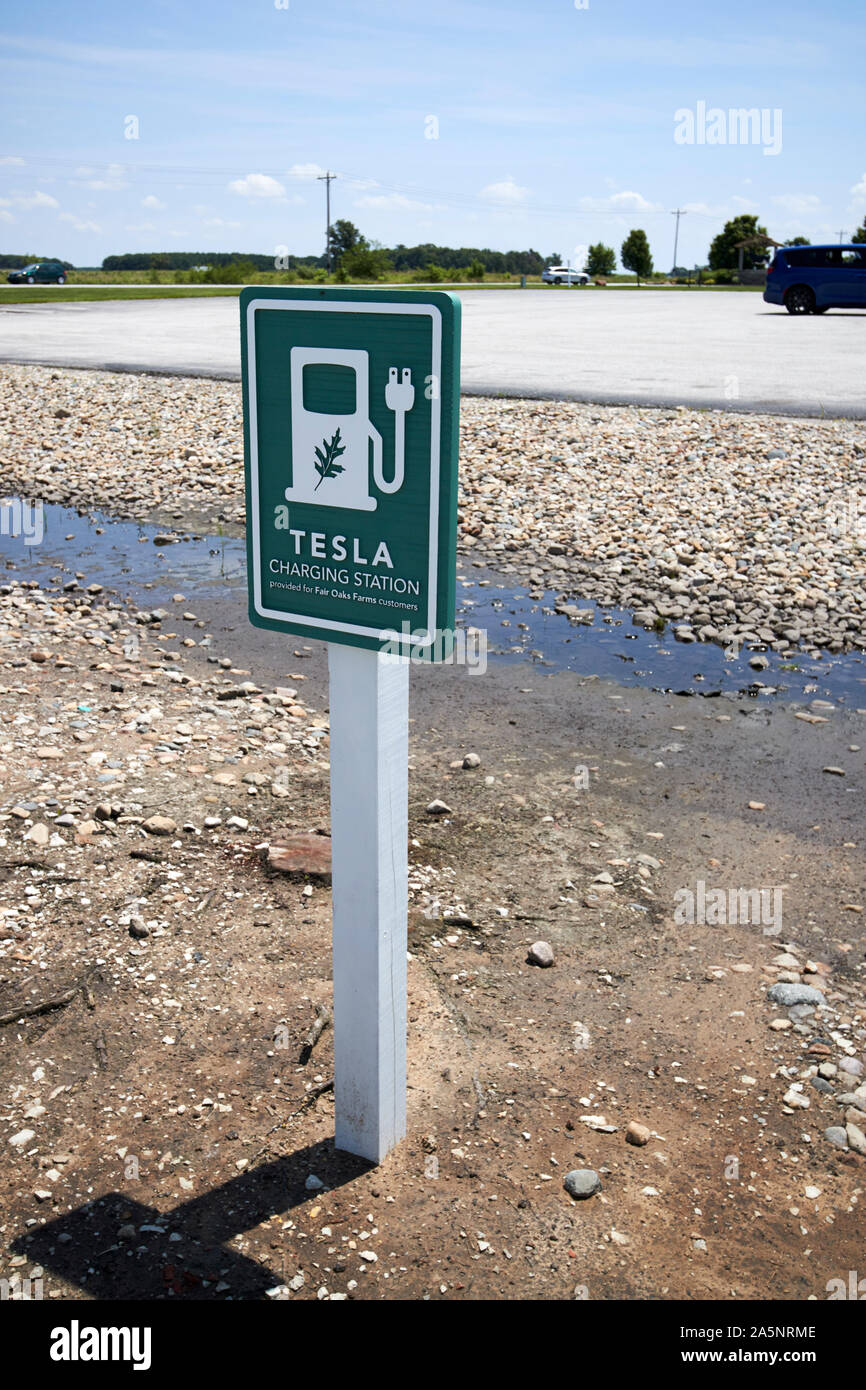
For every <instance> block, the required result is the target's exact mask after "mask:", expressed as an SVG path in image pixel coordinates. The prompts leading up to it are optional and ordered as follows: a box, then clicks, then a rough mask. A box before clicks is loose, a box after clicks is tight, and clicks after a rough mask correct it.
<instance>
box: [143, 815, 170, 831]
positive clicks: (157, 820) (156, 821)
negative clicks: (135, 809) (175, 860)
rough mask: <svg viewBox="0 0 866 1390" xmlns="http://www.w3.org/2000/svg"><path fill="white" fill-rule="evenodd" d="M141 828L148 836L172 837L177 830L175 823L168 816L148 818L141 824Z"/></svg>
mask: <svg viewBox="0 0 866 1390" xmlns="http://www.w3.org/2000/svg"><path fill="white" fill-rule="evenodd" d="M142 827H143V829H144V830H146V831H147V833H148V835H173V834H174V832H175V831H176V830H177V822H176V821H173V820H172V819H171V818H170V817H169V816H149V817H148V818H147V820H146V821H143V822H142Z"/></svg>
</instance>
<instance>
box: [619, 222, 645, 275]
mask: <svg viewBox="0 0 866 1390" xmlns="http://www.w3.org/2000/svg"><path fill="white" fill-rule="evenodd" d="M619 258H620V260H621V261H622V263H623V265H624V266H625V268H626V270H633V271H634V275H635V279H636V280H637V282H638V284H640V281H641V279H642V278H643V279H644V280H648V279H649V278H650V276H651V275H652V273H653V258H652V254H651V252H650V249H649V242H648V241H647V238H646V232H645V231H643V229H642V228H640V227H636V228H635V229H634V231H632V232H629V234H628V236H627V237H626V239H625V241H624V242H623V244H622V246H621V247H620V252H619Z"/></svg>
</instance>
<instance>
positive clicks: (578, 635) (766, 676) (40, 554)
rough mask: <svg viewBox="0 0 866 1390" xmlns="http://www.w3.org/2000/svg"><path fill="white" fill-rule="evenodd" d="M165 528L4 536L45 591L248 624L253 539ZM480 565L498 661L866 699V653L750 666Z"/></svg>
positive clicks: (481, 609) (469, 613)
mask: <svg viewBox="0 0 866 1390" xmlns="http://www.w3.org/2000/svg"><path fill="white" fill-rule="evenodd" d="M7 524H8V523H7ZM165 534H167V533H166V532H165V531H163V530H160V528H158V527H154V526H141V525H138V524H137V523H136V522H129V521H114V520H112V519H111V518H110V517H107V516H105V515H104V514H102V513H100V512H95V513H93V514H91V515H89V516H79V515H78V513H77V512H76V511H74V510H72V509H70V508H67V507H59V506H46V507H45V508H44V534H43V539H42V542H41V544H40V545H38V546H35V545H34V546H27V545H25V544H24V542H23V540H22V539H20V538H14V537H12V536H9V535H5V534H2V533H0V576H2V574H3V573H4V572H5V573H9V574H13V573H14V574H15V575H16V576H18V577H20V578H27V579H36V580H38V581H39V583H40V584H41V585H42V586H43V587H54V586H55V583H56V587H57V588H58V589H60V588H61V587H62V585H63V583H66V582H68V581H69V579H70V578H72V577H74V576H76V575H81V579H80V582H81V583H82V585H84V584H92V583H98V584H102V585H103V587H104V588H106V589H114V590H117V592H118V594H119V595H120V597H121V598H129V599H131V600H132V601H133V602H134V603H135V604H136V605H138V606H139V607H148V608H156V607H161V606H165V604H166V603H167V602H169V601H170V600H171V597H172V595H173V594H175V593H177V592H178V591H180V592H182V593H183V594H184V595H185V596H186V599H187V600H188V602H189V603H190V604H192V603H193V602H194V600H195V598H196V597H198V598H199V599H200V600H201V601H204V600H206V599H210V600H211V601H213V600H215V599H219V598H220V597H222V598H223V599H224V601H225V602H226V605H227V607H230V608H231V609H232V610H233V611H232V614H231V617H232V620H233V621H237V622H246V551H245V547H244V543H243V541H242V540H239V539H238V538H236V537H220V536H199V535H191V534H187V533H183V532H177V533H174V534H176V535H178V536H179V537H180V539H179V540H178V541H177V543H175V544H171V545H155V544H154V538H155V537H160V536H162V535H165ZM49 571H50V572H51V573H49ZM476 573H477V577H472V576H471V575H470V574H468V573H466V570H465V568H459V569H458V576H459V577H458V581H457V622H458V624H465V625H466V626H467V627H479V628H484V629H486V630H487V634H488V643H489V647H488V659H489V660H491V661H494V662H507V663H517V662H523V663H526V664H528V665H533V666H540V667H542V668H543V669H545V670H548V671H574V672H576V673H577V674H579V675H584V676H590V675H593V676H598V677H599V678H601V679H602V680H611V681H615V682H616V683H617V684H618V685H622V686H627V687H630V686H642V687H645V688H648V689H653V690H663V691H674V692H676V693H682V694H689V695H695V696H722V695H728V696H742V695H748V696H752V697H753V698H754V699H755V700H756V701H763V700H767V701H773V700H774V699H784V700H785V701H788V700H801V699H803V698H806V699H829V700H833V701H834V702H836V703H839V704H844V705H847V706H849V707H850V708H861V707H863V706H864V705H866V656H864V655H863V654H862V653H850V652H849V653H847V654H846V655H844V656H836V655H832V654H829V653H827V654H825V655H824V656H823V657H822V658H821V659H820V660H819V661H816V660H815V659H814V658H812V657H809V656H806V655H794V656H793V657H789V658H787V659H785V658H783V657H781V656H779V655H778V654H777V653H775V652H766V653H765V655H766V657H767V659H768V661H769V663H770V664H769V666H768V667H767V669H766V670H764V671H759V672H756V671H753V670H752V669H751V668H750V666H749V664H748V661H749V656H750V655H753V654H754V653H753V652H752V651H751V650H749V649H745V648H744V649H743V650H742V651H741V652H740V654H739V656H738V657H737V658H736V659H732V658H729V657H728V656H726V654H725V652H724V651H723V650H722V648H721V647H717V646H714V645H712V644H710V643H705V642H700V643H698V642H695V643H682V642H677V641H675V640H674V637H673V633H672V632H671V631H670V630H668V631H667V632H665V633H662V634H658V633H655V632H646V631H645V630H644V629H643V628H642V627H636V626H634V625H633V624H632V620H631V614H630V613H629V612H628V610H626V609H621V608H608V609H603V608H600V607H599V606H598V605H596V604H594V603H593V602H591V601H590V600H585V601H584V600H581V599H575V600H573V602H574V603H575V604H576V606H577V607H578V608H587V609H592V610H593V613H594V618H593V621H592V623H591V624H583V623H573V622H570V621H569V619H568V618H567V617H565V616H564V615H562V614H560V613H556V612H554V604H555V595H554V594H553V593H546V594H545V595H544V597H543V599H540V600H533V599H531V598H530V597H529V592H528V590H527V589H526V588H525V587H524V586H520V585H513V584H509V583H507V582H505V581H504V579H503V577H502V576H500V575H496V574H495V573H493V572H492V571H484V570H479V571H477V572H476ZM52 575H53V576H54V582H52ZM227 617H228V614H227Z"/></svg>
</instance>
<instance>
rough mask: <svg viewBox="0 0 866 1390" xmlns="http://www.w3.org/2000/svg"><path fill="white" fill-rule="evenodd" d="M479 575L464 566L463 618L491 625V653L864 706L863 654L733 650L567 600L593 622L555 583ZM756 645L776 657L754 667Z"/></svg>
mask: <svg viewBox="0 0 866 1390" xmlns="http://www.w3.org/2000/svg"><path fill="white" fill-rule="evenodd" d="M479 575H480V578H479V579H478V580H472V579H470V578H469V576H468V575H466V574H463V576H462V578H460V577H458V580H457V613H458V622H459V621H461V620H462V621H463V622H465V623H466V625H467V626H474V627H480V628H485V629H486V630H487V640H488V644H489V645H488V658H489V659H492V660H498V661H512V662H513V661H530V662H533V663H534V664H536V665H540V666H543V667H546V668H548V669H553V670H557V671H574V672H576V673H577V674H578V675H582V676H588V675H595V676H599V677H600V678H601V679H602V680H611V681H616V683H617V684H618V685H624V686H643V687H648V688H649V689H651V690H661V691H666V692H667V691H673V692H674V693H676V694H689V695H702V696H720V695H737V696H741V695H747V696H752V697H753V698H754V699H755V700H772V699H773V698H779V697H781V698H784V699H785V700H793V699H796V700H799V699H800V698H801V697H803V696H804V695H805V696H808V697H809V698H812V699H833V700H834V701H838V702H839V703H840V704H843V703H844V704H847V705H849V706H850V707H851V708H855V709H856V708H860V707H862V706H863V705H866V656H864V655H863V653H857V652H854V653H852V652H848V653H846V654H845V655H844V656H836V655H833V654H831V653H829V652H828V653H825V654H824V655H823V656H822V657H821V659H820V660H817V661H816V660H815V659H814V658H812V657H810V656H808V655H806V654H805V653H803V654H799V653H795V654H794V655H793V656H789V657H783V656H780V655H779V653H777V652H771V651H764V650H763V649H762V648H761V647H760V646H756V647H754V648H746V647H744V648H742V650H741V651H740V653H739V655H738V656H737V657H736V658H732V657H729V656H727V655H726V653H725V651H724V649H723V648H722V647H717V646H715V645H714V644H713V643H710V642H678V641H676V639H675V638H674V635H673V632H672V630H671V629H670V628H668V629H667V630H666V631H665V632H663V633H656V632H647V631H646V629H645V628H643V627H640V626H638V625H635V624H633V623H632V617H631V613H630V612H629V610H628V609H626V608H602V607H600V606H599V605H598V604H596V603H594V602H593V601H592V600H591V599H581V598H573V599H570V600H569V602H570V603H573V604H574V606H575V607H576V608H578V609H589V610H592V612H593V614H594V618H593V621H592V623H591V624H589V623H586V624H585V623H582V622H571V621H570V620H569V619H568V618H567V617H565V616H564V615H563V614H561V613H556V612H555V611H554V607H555V603H556V594H555V593H554V592H552V591H549V592H546V593H545V594H544V597H543V598H541V599H537V600H534V599H531V598H530V597H529V591H528V589H526V588H525V587H520V586H517V587H513V586H511V585H509V584H507V583H506V582H504V581H503V580H502V578H501V576H496V575H494V574H492V573H489V574H488V573H487V572H485V571H479ZM485 581H486V582H485ZM536 592H537V591H536ZM756 652H759V653H760V654H761V655H762V656H764V657H766V659H767V660H768V662H769V666H768V667H767V668H766V670H763V671H755V670H753V669H752V668H751V667H750V666H749V657H750V656H754V655H755V653H756Z"/></svg>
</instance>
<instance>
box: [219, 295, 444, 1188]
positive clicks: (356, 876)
mask: <svg viewBox="0 0 866 1390" xmlns="http://www.w3.org/2000/svg"><path fill="white" fill-rule="evenodd" d="M241 362H242V378H243V391H244V451H245V460H246V479H247V571H248V584H249V596H250V606H249V616H250V621H251V622H252V623H253V624H254V625H255V626H257V627H264V628H271V629H273V630H276V631H283V632H291V633H296V634H298V635H301V636H303V637H305V638H311V637H318V638H322V639H324V641H326V642H327V644H328V665H329V673H330V727H331V739H330V763H331V877H332V885H333V889H332V891H333V951H334V1099H335V1110H336V1126H335V1128H336V1134H335V1140H336V1145H337V1148H339V1149H345V1150H347V1151H348V1152H349V1153H353V1154H358V1155H359V1156H360V1157H362V1158H366V1159H369V1160H370V1161H371V1162H372V1163H379V1162H381V1160H382V1159H383V1158H384V1157H385V1155H386V1154H387V1153H388V1152H389V1150H390V1149H392V1148H393V1147H394V1145H395V1144H397V1143H398V1142H399V1141H400V1140H401V1139H402V1138H403V1136H404V1135H405V1133H406V944H407V943H406V928H407V907H408V812H409V805H408V802H409V791H408V777H409V774H408V757H409V666H410V656H411V659H413V660H414V659H416V657H417V656H418V654H421V656H422V659H427V660H431V661H440V660H443V659H444V660H447V659H448V658H449V657H450V654H451V641H452V638H453V623H454V590H455V574H456V544H457V542H456V537H457V429H458V406H459V393H460V385H459V363H460V302H459V300H457V299H456V298H455V297H454V296H453V295H450V294H445V293H442V292H440V291H433V292H430V293H427V292H420V291H416V290H391V291H388V290H366V289H365V290H352V289H348V290H347V289H342V288H337V289H332V288H330V287H327V288H325V287H322V288H316V289H312V288H311V289H295V288H284V287H268V288H266V289H260V288H253V289H249V290H244V291H243V292H242V294H241ZM392 653H396V654H395V655H392Z"/></svg>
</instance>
